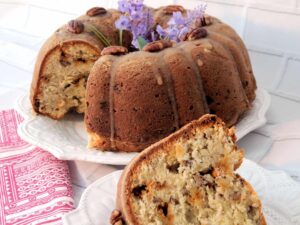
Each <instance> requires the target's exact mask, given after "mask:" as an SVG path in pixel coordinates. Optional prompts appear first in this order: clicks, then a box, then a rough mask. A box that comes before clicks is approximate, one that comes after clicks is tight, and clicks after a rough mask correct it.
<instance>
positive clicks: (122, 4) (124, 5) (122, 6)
mask: <svg viewBox="0 0 300 225" xmlns="http://www.w3.org/2000/svg"><path fill="white" fill-rule="evenodd" d="M118 9H119V11H120V12H122V13H125V12H128V11H129V4H128V1H127V0H120V1H118Z"/></svg>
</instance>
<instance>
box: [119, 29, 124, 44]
mask: <svg viewBox="0 0 300 225" xmlns="http://www.w3.org/2000/svg"><path fill="white" fill-rule="evenodd" d="M119 41H120V46H123V30H119Z"/></svg>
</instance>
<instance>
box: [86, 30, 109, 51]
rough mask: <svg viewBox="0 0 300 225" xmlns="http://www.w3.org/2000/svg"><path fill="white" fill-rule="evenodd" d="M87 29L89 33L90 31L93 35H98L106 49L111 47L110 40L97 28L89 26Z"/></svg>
mask: <svg viewBox="0 0 300 225" xmlns="http://www.w3.org/2000/svg"><path fill="white" fill-rule="evenodd" d="M86 27H87V31H90V32H92V33H94V34H95V35H96V37H97V38H98V39H99V40H100V41H101V43H102V44H103V45H104V46H105V47H108V46H110V42H109V41H108V39H107V38H106V37H105V36H104V35H103V34H102V32H101V31H99V30H98V29H97V27H95V26H93V25H91V24H89V25H86Z"/></svg>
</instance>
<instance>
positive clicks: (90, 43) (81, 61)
mask: <svg viewBox="0 0 300 225" xmlns="http://www.w3.org/2000/svg"><path fill="white" fill-rule="evenodd" d="M119 16H120V12H118V11H117V10H105V9H104V8H101V7H94V8H92V9H90V10H88V11H87V12H86V15H83V16H81V17H79V18H78V19H76V20H71V21H70V22H69V23H68V24H66V25H64V26H62V27H61V28H59V29H58V30H57V31H56V32H55V33H54V34H53V35H52V36H51V37H50V38H49V39H48V40H47V41H46V43H45V44H44V45H43V47H42V48H41V50H40V52H39V55H38V57H37V61H36V65H35V69H34V76H33V81H32V85H31V96H30V99H31V103H32V107H33V109H34V111H35V112H37V113H39V114H43V115H47V116H49V117H51V118H53V119H60V118H62V117H63V116H64V115H65V114H66V113H67V112H68V111H70V110H75V111H76V112H78V113H84V111H85V107H86V102H85V87H86V82H87V78H88V75H89V73H90V70H91V68H92V66H93V65H94V63H95V61H96V60H97V59H98V58H99V56H100V53H101V51H102V49H103V48H104V47H105V46H106V45H118V44H119V32H118V30H117V29H116V28H114V23H115V21H116V20H117V19H118V18H119ZM99 35H100V38H101V35H103V36H105V37H106V39H107V40H109V42H110V43H105V42H104V43H103V41H102V42H101V41H100V39H99ZM123 35H124V37H123V45H124V46H129V45H130V43H131V36H130V35H129V33H128V32H124V33H123ZM105 44H106V45H105Z"/></svg>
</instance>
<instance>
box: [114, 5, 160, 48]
mask: <svg viewBox="0 0 300 225" xmlns="http://www.w3.org/2000/svg"><path fill="white" fill-rule="evenodd" d="M118 5H119V10H120V11H121V12H123V13H124V15H122V16H121V17H120V18H119V19H118V20H117V21H116V22H115V26H116V28H118V29H119V30H129V31H131V33H132V36H133V41H132V44H133V45H134V46H135V47H138V45H137V40H138V38H139V37H141V38H143V39H145V40H147V38H148V37H150V36H151V32H152V30H151V29H152V28H153V23H154V20H153V15H152V14H151V12H150V10H149V9H147V8H145V7H144V4H143V0H120V1H119V2H118ZM148 41H150V40H148Z"/></svg>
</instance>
